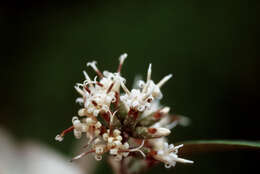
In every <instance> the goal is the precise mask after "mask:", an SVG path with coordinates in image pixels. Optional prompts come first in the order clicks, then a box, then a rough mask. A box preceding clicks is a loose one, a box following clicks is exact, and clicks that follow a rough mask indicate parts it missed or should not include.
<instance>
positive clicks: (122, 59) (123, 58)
mask: <svg viewBox="0 0 260 174" xmlns="http://www.w3.org/2000/svg"><path fill="white" fill-rule="evenodd" d="M126 58H127V54H126V53H124V54H122V55H121V56H120V57H119V65H118V69H117V72H118V73H120V72H121V69H122V66H123V64H124V61H125V59H126Z"/></svg>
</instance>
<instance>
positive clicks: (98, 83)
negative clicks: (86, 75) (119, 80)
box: [96, 81, 104, 87]
mask: <svg viewBox="0 0 260 174" xmlns="http://www.w3.org/2000/svg"><path fill="white" fill-rule="evenodd" d="M96 84H97V85H98V86H100V87H104V85H103V84H102V83H100V82H98V81H97V82H96Z"/></svg>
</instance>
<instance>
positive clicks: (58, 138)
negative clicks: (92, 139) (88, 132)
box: [55, 126, 74, 142]
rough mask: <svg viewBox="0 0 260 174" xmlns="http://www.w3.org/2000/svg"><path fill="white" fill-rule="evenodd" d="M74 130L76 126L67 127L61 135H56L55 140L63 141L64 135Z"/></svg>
mask: <svg viewBox="0 0 260 174" xmlns="http://www.w3.org/2000/svg"><path fill="white" fill-rule="evenodd" d="M73 130H74V126H71V127H69V128H67V129H65V130H64V131H62V132H61V134H59V135H57V136H56V137H55V140H56V141H60V142H61V141H62V140H63V137H64V136H65V135H66V134H67V133H69V132H71V131H73Z"/></svg>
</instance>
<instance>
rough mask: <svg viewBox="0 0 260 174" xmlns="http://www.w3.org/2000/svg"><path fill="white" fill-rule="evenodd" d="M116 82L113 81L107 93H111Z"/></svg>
mask: <svg viewBox="0 0 260 174" xmlns="http://www.w3.org/2000/svg"><path fill="white" fill-rule="evenodd" d="M114 84H115V83H112V84H111V85H110V86H109V88H108V90H107V94H108V93H110V91H111V90H112V88H113V86H114Z"/></svg>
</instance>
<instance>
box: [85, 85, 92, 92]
mask: <svg viewBox="0 0 260 174" xmlns="http://www.w3.org/2000/svg"><path fill="white" fill-rule="evenodd" d="M84 89H85V90H86V91H87V92H88V93H89V94H91V91H90V89H89V88H88V87H87V85H84Z"/></svg>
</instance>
